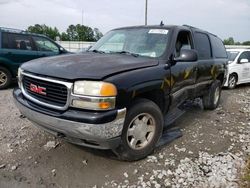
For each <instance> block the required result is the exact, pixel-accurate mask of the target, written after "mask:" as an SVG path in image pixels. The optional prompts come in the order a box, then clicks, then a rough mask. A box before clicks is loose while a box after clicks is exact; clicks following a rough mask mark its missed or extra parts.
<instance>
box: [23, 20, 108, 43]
mask: <svg viewBox="0 0 250 188" xmlns="http://www.w3.org/2000/svg"><path fill="white" fill-rule="evenodd" d="M27 31H28V32H31V33H37V34H43V35H46V36H48V37H50V38H51V39H53V40H56V37H57V36H59V37H60V39H61V40H62V41H97V40H99V39H100V38H101V37H102V36H103V34H102V33H101V32H100V30H99V29H98V28H94V30H93V29H92V28H91V27H88V26H85V25H80V24H77V25H72V24H71V25H69V26H68V28H67V30H66V32H62V33H60V32H59V31H58V29H57V28H56V27H54V28H53V27H49V26H47V25H45V24H43V25H40V24H35V25H33V26H29V27H28V29H27Z"/></svg>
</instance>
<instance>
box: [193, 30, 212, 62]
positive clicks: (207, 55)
mask: <svg viewBox="0 0 250 188" xmlns="http://www.w3.org/2000/svg"><path fill="white" fill-rule="evenodd" d="M194 41H195V46H196V49H197V51H198V56H199V59H211V57H212V53H211V46H210V41H209V38H208V35H207V34H205V33H199V32H195V33H194Z"/></svg>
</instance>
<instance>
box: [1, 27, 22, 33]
mask: <svg viewBox="0 0 250 188" xmlns="http://www.w3.org/2000/svg"><path fill="white" fill-rule="evenodd" d="M0 30H2V31H7V32H11V33H27V31H24V30H21V29H13V28H8V27H0Z"/></svg>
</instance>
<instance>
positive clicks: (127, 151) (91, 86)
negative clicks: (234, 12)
mask: <svg viewBox="0 0 250 188" xmlns="http://www.w3.org/2000/svg"><path fill="white" fill-rule="evenodd" d="M227 61H228V59H227V53H226V50H225V48H224V45H223V43H222V41H221V40H220V39H219V38H218V37H217V36H215V35H213V34H210V33H208V32H206V31H203V30H200V29H197V28H194V27H191V26H162V25H161V26H137V27H126V28H120V29H115V30H112V31H110V32H109V33H107V34H106V35H105V36H104V37H103V38H102V39H100V40H99V41H98V42H97V43H96V44H95V45H94V46H93V47H92V48H91V49H90V50H89V51H87V52H85V53H82V54H72V55H63V56H58V57H49V58H44V59H38V60H33V61H30V62H27V63H25V64H23V65H22V66H21V67H20V69H19V74H18V78H19V88H17V89H15V90H14V92H13V95H14V98H15V101H16V105H17V107H18V108H19V110H20V111H21V113H22V114H23V115H24V116H26V117H27V118H28V119H29V120H31V121H32V122H34V123H35V124H36V125H38V126H39V127H42V128H43V129H45V130H47V131H48V132H50V133H52V134H54V135H56V136H59V137H61V138H64V139H66V140H68V141H69V142H72V143H75V144H78V145H82V146H88V147H92V148H99V149H112V150H113V151H114V153H116V154H117V156H118V157H119V159H122V160H129V161H130V160H138V159H141V158H144V157H146V156H147V155H149V154H150V153H151V152H152V151H153V150H154V148H155V147H156V145H157V143H158V141H159V139H160V138H161V136H162V132H163V128H164V127H165V126H168V125H170V124H171V123H172V122H173V121H174V120H176V119H177V118H178V117H179V116H180V115H181V114H182V113H183V110H182V109H183V104H184V103H185V102H186V100H190V99H195V98H197V97H201V98H202V99H203V105H204V108H205V109H209V110H213V109H215V108H216V107H217V106H218V104H219V101H220V96H221V86H222V85H223V84H224V81H225V76H226V75H225V69H226V63H227Z"/></svg>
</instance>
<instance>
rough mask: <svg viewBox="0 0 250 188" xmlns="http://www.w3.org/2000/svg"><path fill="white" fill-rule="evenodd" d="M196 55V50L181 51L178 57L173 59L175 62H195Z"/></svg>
mask: <svg viewBox="0 0 250 188" xmlns="http://www.w3.org/2000/svg"><path fill="white" fill-rule="evenodd" d="M197 60H198V55H197V51H196V50H189V49H182V50H181V52H180V56H179V57H175V58H174V61H175V62H192V61H197Z"/></svg>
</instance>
